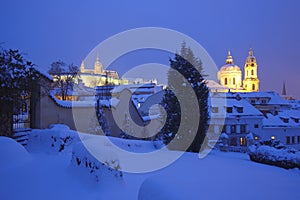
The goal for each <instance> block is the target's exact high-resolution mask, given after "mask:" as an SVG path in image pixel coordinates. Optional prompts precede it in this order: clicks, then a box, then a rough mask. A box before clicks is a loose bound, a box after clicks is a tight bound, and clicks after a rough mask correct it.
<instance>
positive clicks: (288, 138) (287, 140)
mask: <svg viewBox="0 0 300 200" xmlns="http://www.w3.org/2000/svg"><path fill="white" fill-rule="evenodd" d="M286 144H290V136H286Z"/></svg>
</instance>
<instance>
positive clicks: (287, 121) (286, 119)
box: [281, 118, 289, 123]
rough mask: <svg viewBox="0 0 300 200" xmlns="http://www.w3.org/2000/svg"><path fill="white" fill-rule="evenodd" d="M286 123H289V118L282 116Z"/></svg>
mask: <svg viewBox="0 0 300 200" xmlns="http://www.w3.org/2000/svg"><path fill="white" fill-rule="evenodd" d="M281 119H282V121H283V122H284V123H289V118H281Z"/></svg>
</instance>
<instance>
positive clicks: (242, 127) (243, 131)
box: [240, 124, 246, 133]
mask: <svg viewBox="0 0 300 200" xmlns="http://www.w3.org/2000/svg"><path fill="white" fill-rule="evenodd" d="M240 128H241V133H246V125H245V124H242V125H240Z"/></svg>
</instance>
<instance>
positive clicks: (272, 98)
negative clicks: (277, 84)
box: [233, 91, 289, 105]
mask: <svg viewBox="0 0 300 200" xmlns="http://www.w3.org/2000/svg"><path fill="white" fill-rule="evenodd" d="M237 95H239V96H240V97H241V98H243V99H247V100H249V99H255V98H256V99H268V101H267V102H266V104H269V105H289V103H288V102H287V101H286V100H284V99H283V98H281V96H280V95H279V94H278V93H276V92H274V91H269V92H239V93H234V94H233V96H237ZM260 103H261V102H256V103H255V104H260Z"/></svg>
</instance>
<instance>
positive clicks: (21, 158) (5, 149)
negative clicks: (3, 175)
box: [0, 136, 31, 168]
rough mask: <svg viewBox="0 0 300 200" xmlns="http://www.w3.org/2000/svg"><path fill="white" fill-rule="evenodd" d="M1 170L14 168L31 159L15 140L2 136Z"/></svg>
mask: <svg viewBox="0 0 300 200" xmlns="http://www.w3.org/2000/svg"><path fill="white" fill-rule="evenodd" d="M0 147H1V151H0V160H1V165H0V168H6V167H12V166H16V165H19V164H22V163H24V162H26V161H28V160H29V159H30V158H31V157H30V155H29V153H28V152H27V151H26V149H25V148H24V147H23V146H22V145H21V144H19V143H17V142H16V141H15V140H13V139H11V138H8V137H2V136H0Z"/></svg>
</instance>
